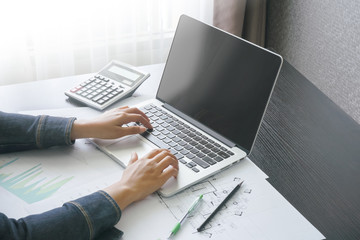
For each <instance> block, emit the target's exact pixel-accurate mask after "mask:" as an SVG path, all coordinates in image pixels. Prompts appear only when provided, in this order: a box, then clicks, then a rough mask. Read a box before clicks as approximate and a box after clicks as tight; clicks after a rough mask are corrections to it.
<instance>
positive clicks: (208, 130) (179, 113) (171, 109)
mask: <svg viewBox="0 0 360 240" xmlns="http://www.w3.org/2000/svg"><path fill="white" fill-rule="evenodd" d="M163 107H164V108H166V109H167V110H169V111H170V112H172V113H174V114H176V115H177V116H179V117H180V118H183V119H185V120H186V121H188V122H189V123H191V124H192V125H194V126H196V127H197V128H200V129H201V130H203V131H204V132H206V133H207V134H209V135H210V136H212V137H214V138H216V139H217V140H219V141H220V142H222V143H223V144H225V145H226V146H228V147H230V148H232V147H235V146H236V144H235V143H234V142H232V141H230V140H229V139H227V138H225V137H223V136H221V135H220V134H218V133H216V132H215V131H213V130H211V129H210V128H208V127H207V126H205V125H204V124H202V123H200V122H198V121H196V120H195V119H193V118H191V117H189V116H187V115H186V114H184V113H182V112H180V111H179V110H177V109H176V108H174V107H172V106H170V105H169V104H167V103H164V104H163Z"/></svg>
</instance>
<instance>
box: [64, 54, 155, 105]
mask: <svg viewBox="0 0 360 240" xmlns="http://www.w3.org/2000/svg"><path fill="white" fill-rule="evenodd" d="M149 76H150V74H149V73H145V72H143V71H141V70H139V69H137V68H136V67H134V66H131V65H129V64H126V63H122V62H119V61H115V60H113V61H111V62H110V63H109V64H107V65H106V66H105V67H104V68H103V69H101V70H100V71H99V72H98V73H97V74H95V75H94V76H93V77H91V78H90V79H88V80H86V81H84V82H82V83H81V84H79V85H78V86H75V87H73V88H72V89H70V90H68V91H66V92H65V95H67V96H69V97H70V98H73V99H76V100H78V101H80V102H82V103H84V104H86V105H88V106H90V107H93V108H96V109H99V110H103V109H105V108H107V107H108V106H110V105H111V104H113V103H115V102H116V101H118V100H120V99H122V98H125V97H128V96H130V95H131V94H133V92H134V91H135V90H136V89H137V88H138V87H139V86H140V85H141V83H143V82H144V81H145V79H147V78H148V77H149Z"/></svg>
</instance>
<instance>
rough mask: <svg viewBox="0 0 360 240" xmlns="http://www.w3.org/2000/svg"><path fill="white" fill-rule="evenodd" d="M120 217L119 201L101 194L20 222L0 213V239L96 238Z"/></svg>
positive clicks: (103, 193) (72, 202) (98, 193)
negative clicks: (117, 202)
mask: <svg viewBox="0 0 360 240" xmlns="http://www.w3.org/2000/svg"><path fill="white" fill-rule="evenodd" d="M120 217H121V210H120V208H119V207H118V205H117V204H116V202H115V201H114V200H113V199H112V198H111V197H110V196H109V195H108V194H107V193H106V192H104V191H98V192H95V193H93V194H91V195H88V196H86V197H82V198H79V199H77V200H74V201H71V202H68V203H65V204H64V205H63V206H62V207H60V208H56V209H53V210H50V211H48V212H45V213H42V214H37V215H30V216H28V217H25V218H21V219H19V220H15V219H9V218H7V217H6V216H5V215H4V214H0V239H1V240H2V239H14V240H17V239H29V240H30V239H38V240H42V239H52V240H58V239H67V240H72V239H74V240H75V239H76V240H80V239H94V238H95V237H97V236H99V234H101V233H102V232H104V231H105V230H108V229H110V228H111V227H113V226H114V225H115V224H116V223H117V222H118V221H119V219H120Z"/></svg>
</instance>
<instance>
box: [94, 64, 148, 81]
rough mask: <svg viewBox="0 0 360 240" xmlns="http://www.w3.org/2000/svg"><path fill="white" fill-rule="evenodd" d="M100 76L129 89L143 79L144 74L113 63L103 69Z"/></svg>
mask: <svg viewBox="0 0 360 240" xmlns="http://www.w3.org/2000/svg"><path fill="white" fill-rule="evenodd" d="M100 74H101V75H103V76H104V77H107V78H109V79H112V80H114V81H118V82H119V83H122V84H125V85H127V86H129V87H132V86H134V85H135V84H136V82H137V80H139V79H141V78H142V77H144V74H142V73H140V72H138V71H135V70H134V69H131V68H128V67H126V66H122V65H118V64H115V63H112V64H110V65H109V66H107V67H106V68H105V69H103V70H102V71H101V72H100Z"/></svg>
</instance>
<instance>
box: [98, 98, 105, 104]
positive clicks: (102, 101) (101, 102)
mask: <svg viewBox="0 0 360 240" xmlns="http://www.w3.org/2000/svg"><path fill="white" fill-rule="evenodd" d="M97 103H98V104H104V103H105V101H104V100H102V99H100V100H99V101H97Z"/></svg>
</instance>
